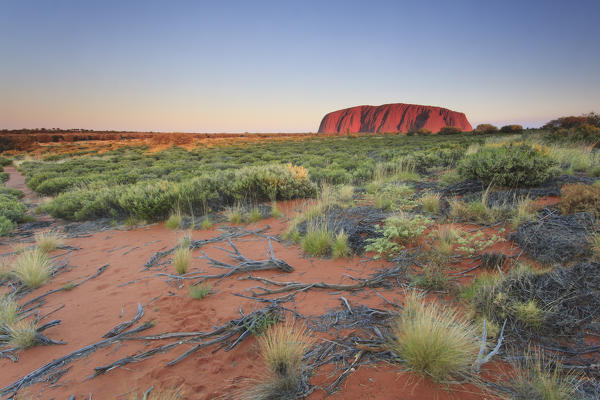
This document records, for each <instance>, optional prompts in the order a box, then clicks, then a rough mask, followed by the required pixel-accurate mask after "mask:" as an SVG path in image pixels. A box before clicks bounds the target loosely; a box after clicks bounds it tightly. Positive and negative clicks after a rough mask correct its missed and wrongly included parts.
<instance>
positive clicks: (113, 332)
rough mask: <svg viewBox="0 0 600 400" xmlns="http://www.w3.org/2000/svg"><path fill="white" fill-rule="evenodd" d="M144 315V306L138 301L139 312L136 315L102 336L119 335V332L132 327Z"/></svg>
mask: <svg viewBox="0 0 600 400" xmlns="http://www.w3.org/2000/svg"><path fill="white" fill-rule="evenodd" d="M143 315H144V307H142V305H141V304H140V303H138V310H137V314H136V315H135V317H133V319H132V320H130V321H127V322H123V323H122V324H119V325H117V326H115V327H114V328H113V329H111V330H110V331H109V332H107V333H106V334H105V335H104V336H102V337H103V338H111V337H114V336H117V335H118V334H119V333H121V332H123V331H125V330H127V329H129V327H131V326H132V325H133V324H135V323H136V322H138V321H139V320H140V318H142V316H143Z"/></svg>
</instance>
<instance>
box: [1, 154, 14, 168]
mask: <svg viewBox="0 0 600 400" xmlns="http://www.w3.org/2000/svg"><path fill="white" fill-rule="evenodd" d="M11 164H12V160H11V159H10V158H7V157H3V156H0V168H1V167H6V166H8V165H11Z"/></svg>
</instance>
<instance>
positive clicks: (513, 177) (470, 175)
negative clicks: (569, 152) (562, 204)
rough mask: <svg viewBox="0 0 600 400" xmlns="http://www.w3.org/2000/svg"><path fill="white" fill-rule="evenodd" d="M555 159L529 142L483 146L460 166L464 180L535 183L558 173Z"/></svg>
mask: <svg viewBox="0 0 600 400" xmlns="http://www.w3.org/2000/svg"><path fill="white" fill-rule="evenodd" d="M556 165H557V164H556V162H555V161H554V160H552V159H551V158H550V157H549V156H547V155H545V154H542V153H540V152H538V151H536V150H535V149H533V148H532V147H531V146H529V145H524V144H521V145H513V144H508V145H504V146H500V147H494V146H492V147H483V148H481V149H479V150H478V151H477V152H476V153H475V154H471V155H468V156H466V157H465V158H464V159H463V160H462V161H461V162H460V163H459V165H458V169H457V171H458V173H459V174H460V176H461V177H462V178H463V179H478V180H480V181H481V182H483V183H484V184H486V185H489V184H493V185H495V186H507V187H518V186H535V185H539V184H540V183H542V182H544V181H546V180H547V179H549V178H551V177H552V176H554V175H555V174H556V172H557V171H556V169H555V168H554V167H555V166H556Z"/></svg>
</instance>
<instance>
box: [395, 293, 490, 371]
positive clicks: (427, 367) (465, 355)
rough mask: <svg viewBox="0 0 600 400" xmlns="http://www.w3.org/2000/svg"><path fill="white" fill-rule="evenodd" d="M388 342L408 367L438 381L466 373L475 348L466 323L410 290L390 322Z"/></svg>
mask: <svg viewBox="0 0 600 400" xmlns="http://www.w3.org/2000/svg"><path fill="white" fill-rule="evenodd" d="M388 346H389V348H390V350H391V351H393V352H394V353H395V354H397V355H398V356H399V357H400V358H401V359H402V360H403V361H404V362H405V363H406V364H407V366H408V367H409V368H410V369H411V370H412V371H414V372H416V373H418V374H420V375H423V376H427V377H431V378H433V379H434V380H436V381H439V382H444V381H449V380H450V379H451V378H452V377H456V376H461V374H467V373H468V372H469V371H470V368H471V366H472V365H473V363H474V362H475V360H476V359H477V353H478V350H479V343H478V337H477V333H476V330H475V329H474V327H473V326H472V325H471V324H470V323H468V322H467V321H466V320H464V319H463V318H462V317H460V316H459V314H458V313H457V312H456V311H454V310H452V309H450V308H446V307H441V306H438V305H436V304H435V303H423V302H422V299H421V298H420V297H419V296H417V295H416V294H414V293H413V294H409V295H408V296H407V298H406V301H405V304H404V309H403V310H402V314H400V316H399V318H398V319H397V320H396V322H395V324H394V325H393V326H392V338H391V339H390V340H389V342H388Z"/></svg>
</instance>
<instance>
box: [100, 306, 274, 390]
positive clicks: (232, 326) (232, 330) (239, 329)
mask: <svg viewBox="0 0 600 400" xmlns="http://www.w3.org/2000/svg"><path fill="white" fill-rule="evenodd" d="M271 313H277V314H279V313H281V307H279V306H277V305H273V304H271V305H269V306H267V307H264V308H261V309H259V310H257V311H254V312H252V313H251V314H248V315H247V316H244V317H242V318H239V319H236V320H231V321H229V323H227V324H225V325H223V326H221V327H218V328H216V329H214V330H213V331H210V332H169V333H163V334H159V335H154V336H133V337H127V338H124V339H127V340H164V339H169V338H177V337H180V338H181V337H187V339H185V340H178V341H175V342H171V343H168V344H166V345H163V346H159V347H155V348H153V349H150V350H148V351H145V352H143V353H139V354H134V355H132V356H128V357H124V358H121V359H120V360H117V361H115V362H113V363H111V364H108V365H104V366H101V367H96V368H94V374H92V375H90V376H89V377H88V379H91V378H94V377H96V376H98V375H101V374H104V373H106V372H108V371H110V370H112V369H114V368H117V367H122V366H124V365H127V364H130V363H134V362H138V361H142V360H145V359H147V358H149V357H152V356H153V355H155V354H159V353H165V352H167V351H169V350H171V349H173V348H175V347H177V346H180V345H182V344H188V343H194V342H197V341H200V340H202V339H204V338H208V337H213V336H217V335H221V336H218V337H216V338H214V339H212V340H209V341H207V342H203V343H200V344H198V345H196V346H194V347H193V348H191V349H189V350H187V351H186V352H184V353H183V354H181V355H180V356H178V357H177V358H175V359H174V360H173V361H171V362H169V363H168V364H167V365H169V366H170V365H174V364H176V363H178V362H180V361H181V360H183V359H184V358H186V357H188V356H190V355H191V354H193V353H195V352H196V351H198V350H199V349H201V348H204V347H208V346H211V345H214V344H217V343H224V342H226V341H227V340H228V339H231V338H232V337H234V336H235V335H237V334H239V335H240V336H239V337H238V338H237V340H235V341H234V342H233V343H232V344H230V345H229V346H228V347H227V349H225V351H229V350H231V349H233V348H234V347H235V346H236V345H237V344H239V343H240V342H241V341H242V340H243V339H244V338H246V337H247V336H248V335H249V334H250V333H251V332H252V331H253V329H254V326H255V325H256V323H257V322H258V321H260V320H261V318H263V317H265V316H267V315H269V314H271Z"/></svg>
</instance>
